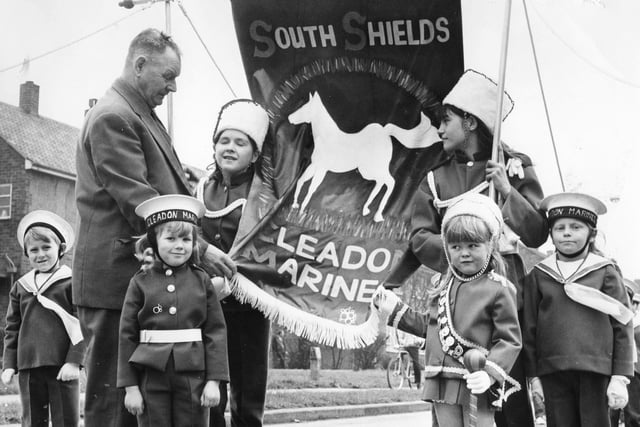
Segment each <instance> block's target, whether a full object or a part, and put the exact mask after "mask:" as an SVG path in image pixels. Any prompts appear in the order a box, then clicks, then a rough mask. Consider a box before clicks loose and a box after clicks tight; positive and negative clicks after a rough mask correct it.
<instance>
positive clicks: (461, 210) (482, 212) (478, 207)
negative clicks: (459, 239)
mask: <svg viewBox="0 0 640 427" xmlns="http://www.w3.org/2000/svg"><path fill="white" fill-rule="evenodd" d="M460 215H470V216H475V217H477V218H480V219H481V220H482V221H484V222H485V223H486V224H487V226H488V227H489V231H490V232H491V235H492V236H494V237H498V236H499V235H500V233H501V232H502V227H503V225H504V219H503V218H502V212H501V211H500V208H499V207H498V205H496V204H495V202H494V201H493V200H491V199H490V198H489V197H487V196H485V195H483V194H478V193H470V194H465V195H463V196H462V197H460V199H458V200H457V201H455V202H454V203H453V204H452V205H451V206H449V208H448V209H447V212H445V214H444V217H443V218H442V230H446V228H447V224H448V223H449V221H451V219H452V218H454V217H457V216H460ZM443 235H444V233H443Z"/></svg>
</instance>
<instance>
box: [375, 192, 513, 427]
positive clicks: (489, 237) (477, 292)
mask: <svg viewBox="0 0 640 427" xmlns="http://www.w3.org/2000/svg"><path fill="white" fill-rule="evenodd" d="M442 224H443V225H442V227H443V245H444V247H445V254H446V257H447V260H448V261H449V268H448V270H447V272H446V273H445V274H444V275H443V276H442V277H441V276H440V275H439V274H438V275H436V276H434V280H433V282H434V285H435V288H434V289H433V290H432V291H430V302H429V305H428V310H427V312H426V313H417V312H415V311H414V310H412V309H411V308H409V307H408V306H406V305H404V304H402V303H401V302H400V301H399V299H398V297H397V296H396V295H395V294H394V293H393V292H391V291H389V290H383V289H380V290H379V291H378V292H377V293H376V295H375V296H374V306H375V305H376V304H377V306H378V307H379V310H380V311H381V313H382V314H383V315H389V323H390V324H391V325H392V326H394V327H396V328H399V329H401V330H403V331H405V332H409V333H411V334H414V335H418V336H426V363H425V365H426V367H425V377H426V378H425V385H424V392H423V399H424V400H427V401H430V402H433V410H434V414H435V419H436V420H437V423H438V425H439V426H440V427H461V426H468V425H469V416H470V407H471V405H470V393H473V394H474V395H477V399H478V402H477V414H476V416H477V424H476V425H477V426H478V427H485V426H486V427H491V426H493V422H494V421H493V416H494V411H493V410H492V408H493V407H494V406H499V405H501V404H502V402H503V401H505V400H506V399H507V398H508V397H509V395H511V394H512V393H514V392H515V391H517V390H518V389H519V385H518V383H517V381H515V380H514V379H513V378H511V377H510V376H509V375H508V374H507V372H509V370H510V369H511V367H512V365H513V363H514V361H515V360H516V357H517V356H518V353H519V351H520V348H521V344H520V341H521V337H520V326H519V324H518V317H517V309H516V295H515V292H516V291H515V287H514V286H513V285H512V284H511V283H510V282H509V281H508V280H507V279H505V278H504V277H503V276H502V275H501V274H503V272H504V264H503V262H502V258H501V257H500V254H499V253H498V248H497V240H498V237H499V235H500V232H501V229H502V226H503V221H502V215H501V213H500V209H499V208H498V206H497V205H496V204H495V203H493V202H492V201H491V200H490V199H489V198H488V197H486V196H483V195H480V194H469V195H466V196H464V197H462V198H461V199H460V200H458V201H456V202H455V203H453V204H452V205H451V206H450V207H449V209H448V210H447V213H446V214H445V216H444V218H443V222H442ZM469 349H478V350H480V351H481V352H482V353H483V355H484V356H485V357H486V359H487V362H486V366H485V368H484V369H482V370H479V371H476V372H474V373H469V372H468V371H467V370H466V369H465V367H464V364H463V356H464V354H465V353H466V351H467V350H469ZM492 384H496V386H495V389H496V390H495V391H496V392H497V395H496V396H494V395H493V394H492V393H485V392H486V391H487V390H489V388H490V386H491V385H492ZM493 389H494V387H492V391H493ZM489 394H492V395H491V396H490V395H489ZM496 397H497V399H496Z"/></svg>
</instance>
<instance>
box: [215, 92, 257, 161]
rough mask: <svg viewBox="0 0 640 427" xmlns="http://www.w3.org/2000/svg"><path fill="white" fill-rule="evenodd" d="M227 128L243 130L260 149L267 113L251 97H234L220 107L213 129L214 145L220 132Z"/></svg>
mask: <svg viewBox="0 0 640 427" xmlns="http://www.w3.org/2000/svg"><path fill="white" fill-rule="evenodd" d="M227 129H235V130H238V131H240V132H244V133H245V134H247V135H248V136H249V137H251V139H253V142H255V143H256V145H257V146H258V151H262V145H263V144H264V138H265V137H266V136H267V130H268V129H269V115H268V114H267V112H266V111H265V109H264V108H262V107H261V106H260V104H258V103H257V102H255V101H252V100H251V99H234V100H233V101H230V102H227V103H226V104H225V105H223V106H222V108H221V109H220V114H219V115H218V122H217V123H216V129H215V130H214V131H213V143H214V145H215V143H216V142H218V138H219V137H220V134H221V133H222V132H224V131H225V130H227Z"/></svg>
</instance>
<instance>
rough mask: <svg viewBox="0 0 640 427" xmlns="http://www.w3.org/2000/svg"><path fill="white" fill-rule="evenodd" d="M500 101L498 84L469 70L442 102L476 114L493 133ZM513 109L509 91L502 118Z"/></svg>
mask: <svg viewBox="0 0 640 427" xmlns="http://www.w3.org/2000/svg"><path fill="white" fill-rule="evenodd" d="M497 103H498V85H497V84H496V83H495V82H494V81H493V80H491V79H490V78H489V77H487V76H485V75H484V74H481V73H479V72H477V71H475V70H467V71H465V72H464V74H462V76H461V77H460V79H459V80H458V83H456V85H455V86H454V87H453V89H451V91H450V92H449V94H448V95H447V96H445V97H444V99H443V100H442V104H444V105H446V104H449V105H453V106H454V107H457V108H459V109H461V110H463V111H466V112H467V113H469V114H473V115H474V116H476V117H477V118H478V119H480V121H482V123H484V124H485V125H486V126H487V127H488V128H489V130H490V131H491V133H493V132H494V126H495V123H496V106H497ZM511 110H513V100H512V99H511V97H510V96H509V94H508V93H507V92H505V93H504V100H503V102H502V115H501V117H502V120H504V119H506V118H507V116H508V115H509V113H511Z"/></svg>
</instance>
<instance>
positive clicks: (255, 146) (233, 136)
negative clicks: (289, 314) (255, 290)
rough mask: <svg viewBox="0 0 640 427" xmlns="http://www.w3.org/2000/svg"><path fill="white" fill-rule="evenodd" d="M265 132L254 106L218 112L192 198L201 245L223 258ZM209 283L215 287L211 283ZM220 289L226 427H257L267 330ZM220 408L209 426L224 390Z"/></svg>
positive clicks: (262, 115)
mask: <svg viewBox="0 0 640 427" xmlns="http://www.w3.org/2000/svg"><path fill="white" fill-rule="evenodd" d="M268 128H269V116H268V115H267V112H266V111H265V110H264V109H263V108H262V107H261V106H260V105H258V104H257V103H255V102H254V101H252V100H249V99H236V100H233V101H231V102H229V103H227V104H226V105H224V106H223V107H222V109H221V110H220V114H219V116H218V122H217V123H216V128H215V131H214V134H213V150H214V165H215V169H214V171H213V173H212V174H211V175H210V176H208V177H206V178H204V179H203V180H201V181H200V183H199V184H198V188H197V190H196V197H198V199H199V200H201V201H202V202H203V203H204V205H205V207H206V210H205V214H204V218H203V220H202V234H203V237H204V239H205V240H206V241H207V242H208V243H210V244H212V245H214V246H216V247H218V248H219V249H222V250H223V251H224V252H228V251H229V249H230V248H231V245H232V244H233V241H234V239H235V237H236V233H237V231H238V223H239V222H240V217H241V216H242V210H243V207H244V205H245V203H246V201H247V197H248V195H249V190H250V188H251V182H252V180H253V175H254V173H259V171H260V167H259V165H258V164H257V162H259V160H260V158H261V157H260V153H261V151H262V145H263V143H264V139H265V136H266V134H267V130H268ZM214 283H220V281H218V280H214ZM227 289H228V288H223V287H221V288H220V296H221V297H224V298H223V299H222V310H223V312H224V317H225V320H226V324H227V334H228V335H227V340H228V346H229V375H230V383H229V385H230V388H231V405H230V408H231V425H234V426H235V425H239V426H240V425H241V426H247V427H256V426H257V427H259V426H262V417H263V413H264V402H265V397H266V390H267V370H268V364H269V326H270V322H269V320H268V319H266V318H265V317H264V315H263V314H262V313H261V312H260V311H258V310H256V309H254V308H252V307H251V306H250V305H249V304H246V303H245V304H242V303H240V302H239V301H238V300H237V299H236V298H235V297H234V296H232V295H229V292H228V290H227ZM220 396H221V398H220V404H219V405H218V406H217V407H215V408H212V409H211V419H210V425H211V426H217V427H224V426H225V420H224V411H225V407H226V406H227V385H226V384H224V383H223V384H221V385H220Z"/></svg>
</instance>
